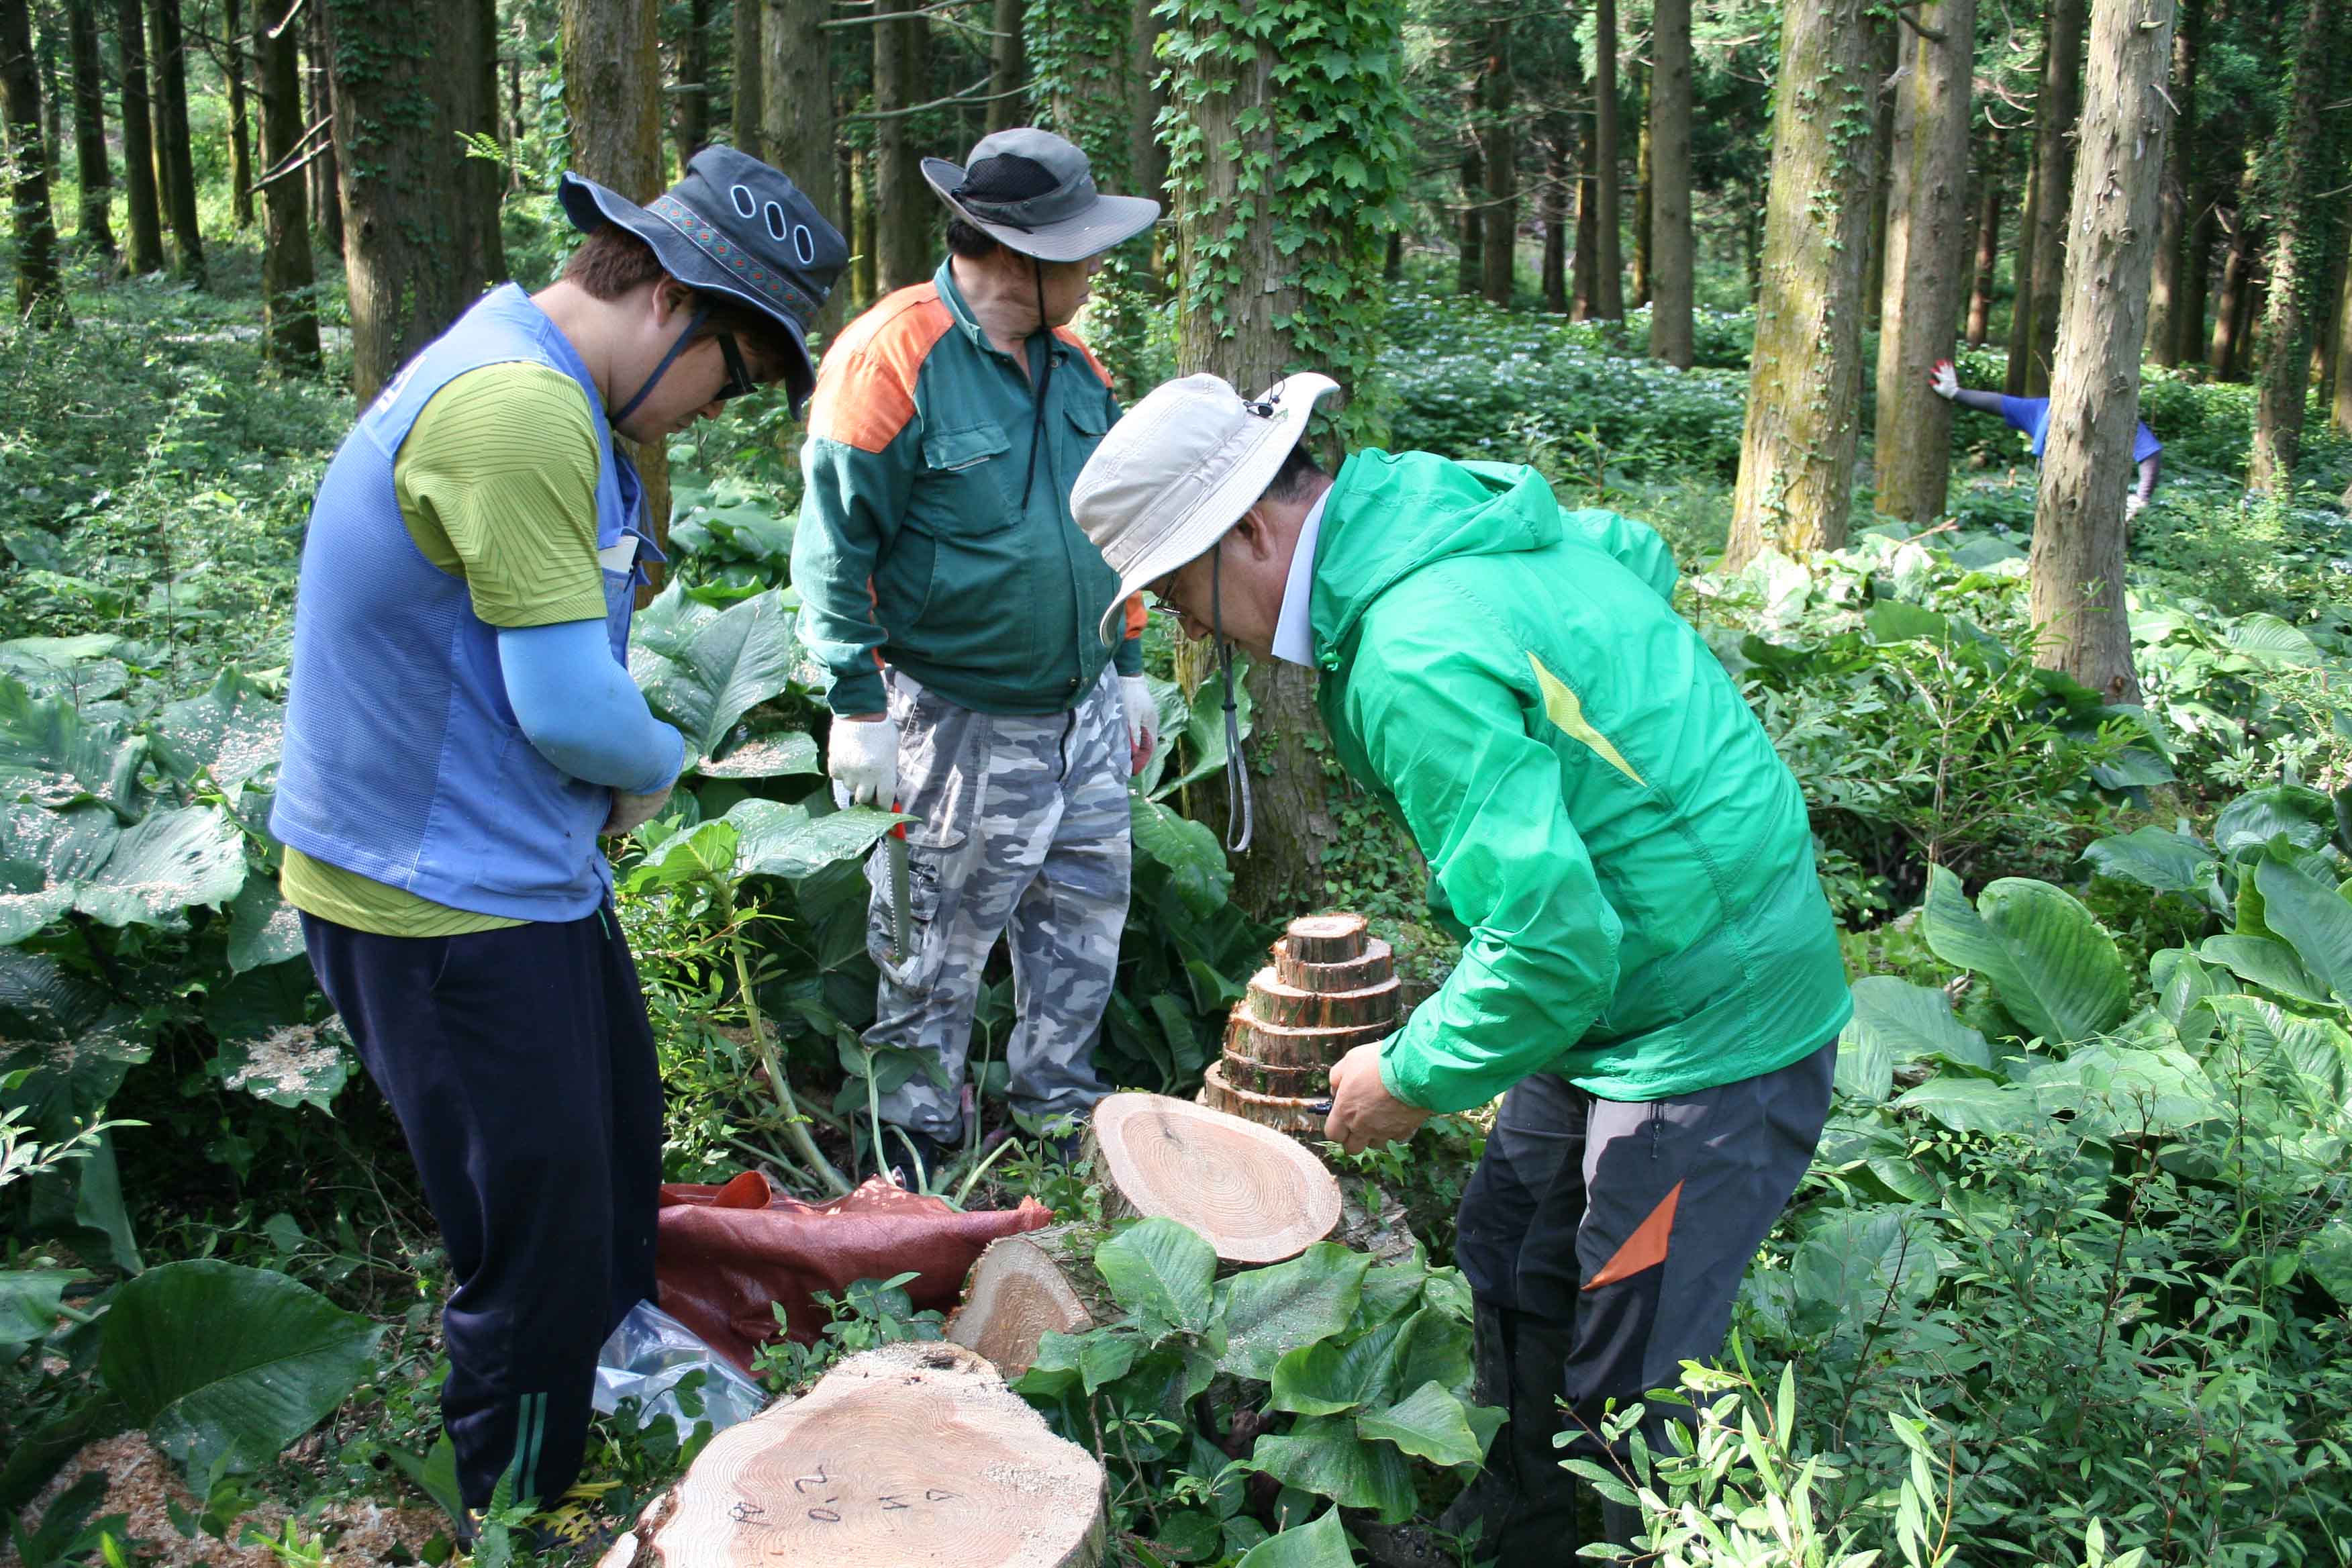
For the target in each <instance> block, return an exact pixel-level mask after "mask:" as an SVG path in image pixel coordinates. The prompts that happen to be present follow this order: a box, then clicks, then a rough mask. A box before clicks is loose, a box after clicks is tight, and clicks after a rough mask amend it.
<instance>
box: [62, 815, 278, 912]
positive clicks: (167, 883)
mask: <svg viewBox="0 0 2352 1568" xmlns="http://www.w3.org/2000/svg"><path fill="white" fill-rule="evenodd" d="M245 877H246V861H245V836H244V835H243V834H242V833H240V832H238V830H237V827H236V824H235V823H233V822H231V821H230V820H229V819H228V818H227V817H226V816H224V815H223V814H222V813H221V812H220V811H219V810H217V809H216V808H215V807H213V806H209V805H190V806H182V807H180V808H178V809H177V810H173V811H158V812H154V813H152V814H151V815H149V816H148V817H147V819H146V820H145V821H143V822H142V823H140V824H139V825H138V826H136V827H133V828H131V830H130V831H129V832H127V833H125V834H124V835H123V836H122V837H121V839H120V840H119V841H117V843H116V844H115V846H114V852H113V853H112V854H110V855H109V856H108V857H107V858H106V864H105V865H104V866H102V867H100V868H99V870H98V872H97V874H96V875H94V876H92V877H90V878H89V879H87V880H85V881H84V882H82V883H81V885H80V887H79V889H77V890H76V892H75V894H74V907H75V908H76V909H78V910H80V911H81V912H82V913H84V914H86V915H88V916H89V917H90V918H91V919H92V920H94V921H98V922H99V923H100V925H110V926H126V925H151V926H159V927H162V928H163V929H164V930H166V931H178V930H181V929H182V928H184V926H185V925H186V923H187V909H188V906H189V905H191V904H212V905H215V906H218V905H223V904H226V903H227V902H228V901H229V900H231V899H234V898H236V895H237V890H238V889H241V888H243V887H244V886H245Z"/></svg>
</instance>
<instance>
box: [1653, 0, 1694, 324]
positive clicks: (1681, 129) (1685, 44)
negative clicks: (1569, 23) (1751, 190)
mask: <svg viewBox="0 0 2352 1568" xmlns="http://www.w3.org/2000/svg"><path fill="white" fill-rule="evenodd" d="M1653 30H1654V38H1655V41H1654V44H1653V45H1652V49H1653V51H1654V64H1653V65H1652V67H1651V70H1650V137H1651V142H1650V182H1651V194H1650V226H1651V229H1652V231H1653V232H1652V234H1651V236H1650V267H1651V279H1650V282H1651V288H1652V291H1653V294H1654V298H1653V300H1652V301H1651V305H1650V357H1651V358H1653V359H1662V360H1664V361H1665V362H1666V363H1668V364H1671V365H1678V366H1680V367H1681V368H1683V369H1684V370H1688V369H1689V368H1690V366H1691V359H1692V348H1691V295H1692V275H1693V272H1694V270H1695V268H1694V267H1693V261H1694V259H1695V249H1696V247H1695V246H1694V244H1693V239H1692V235H1691V207H1690V184H1691V0H1658V5H1657V14H1656V18H1655V20H1654V23H1653Z"/></svg>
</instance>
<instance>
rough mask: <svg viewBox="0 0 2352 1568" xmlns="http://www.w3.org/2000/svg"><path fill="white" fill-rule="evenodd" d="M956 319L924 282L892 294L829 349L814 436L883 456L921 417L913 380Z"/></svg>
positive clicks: (814, 401) (811, 422) (815, 399)
mask: <svg viewBox="0 0 2352 1568" xmlns="http://www.w3.org/2000/svg"><path fill="white" fill-rule="evenodd" d="M954 324H955V318H954V317H953V316H951V315H950V314H949V313H948V308H947V307H946V306H945V305H943V304H941V303H940V291H939V289H937V288H935V287H934V286H932V285H931V284H929V283H918V284H916V285H914V286H913V287H912V288H908V289H899V290H898V292H896V293H894V294H891V295H889V296H888V297H887V298H886V299H884V300H882V302H881V303H880V304H878V305H876V306H875V307H874V308H873V309H872V310H868V311H866V314H864V315H862V316H860V317H858V318H857V320H856V321H852V322H850V323H849V325H848V326H846V327H845V328H843V329H842V333H841V336H839V337H838V338H835V340H834V341H833V342H831V343H828V344H827V345H826V346H825V351H824V362H823V363H822V364H821V365H820V366H819V367H818V369H817V375H816V391H815V393H814V395H812V396H811V397H810V398H809V407H808V428H809V434H810V435H812V436H821V437H824V439H826V440H828V441H839V442H841V443H842V444H843V445H844V446H848V447H856V448H857V449H858V450H859V451H861V452H878V451H880V450H882V448H883V447H887V446H888V445H889V444H890V443H891V442H892V441H893V440H895V439H896V438H897V437H898V432H899V431H901V430H904V429H905V428H906V427H907V421H908V420H909V419H912V418H913V417H914V416H915V380H916V378H917V377H918V376H919V375H921V374H922V372H923V361H924V359H925V358H926V357H927V356H928V355H929V353H930V352H931V345H932V344H934V343H936V342H939V341H940V339H941V338H942V337H945V336H946V335H947V331H948V329H949V328H950V327H951V326H953V325H954Z"/></svg>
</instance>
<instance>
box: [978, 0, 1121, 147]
mask: <svg viewBox="0 0 2352 1568" xmlns="http://www.w3.org/2000/svg"><path fill="white" fill-rule="evenodd" d="M1022 10H1023V5H1022V0H996V5H995V12H994V19H993V20H992V22H991V23H990V26H991V28H992V30H993V31H994V32H995V34H996V37H993V38H991V39H990V40H989V41H988V128H989V130H991V131H992V132H994V131H1010V130H1012V129H1013V127H1014V126H1016V125H1019V124H1022V123H1024V116H1023V113H1022V108H1021V106H1022V104H1023V102H1024V98H1023V96H1022V92H1021V88H1022V85H1023V82H1024V80H1025V79H1026V76H1027V72H1026V71H1025V69H1024V61H1023V59H1022V58H1021V13H1022ZM1128 20H1129V26H1130V33H1129V40H1130V42H1131V41H1132V38H1133V34H1132V31H1131V28H1132V25H1133V22H1134V17H1133V16H1129V18H1128ZM1140 96H1145V97H1148V96H1149V94H1141V95H1140Z"/></svg>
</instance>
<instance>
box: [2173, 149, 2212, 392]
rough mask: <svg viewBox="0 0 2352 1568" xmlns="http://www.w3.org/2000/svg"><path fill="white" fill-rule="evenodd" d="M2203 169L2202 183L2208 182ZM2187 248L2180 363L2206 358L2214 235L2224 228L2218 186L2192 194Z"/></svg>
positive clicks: (2177, 326)
mask: <svg viewBox="0 0 2352 1568" xmlns="http://www.w3.org/2000/svg"><path fill="white" fill-rule="evenodd" d="M2204 183H2205V180H2204V174H2203V171H2201V170H2200V184H2204ZM2189 205H2190V207H2191V209H2192V210H2191V212H2190V214H2189V237H2188V240H2187V250H2186V253H2185V254H2184V255H2183V257H2182V258H2181V264H2180V272H2181V276H2180V309H2179V310H2178V311H2176V312H2175V315H2176V317H2177V318H2178V319H2177V320H2175V321H2174V322H2173V323H2172V329H2173V334H2174V342H2173V351H2172V352H2173V355H2174V362H2173V363H2176V364H2202V363H2204V362H2205V300H2206V295H2207V294H2208V292H2209V291H2210V288H2211V285H2212V279H2213V239H2214V237H2215V235H2216V234H2218V233H2219V232H2220V224H2219V215H2220V212H2221V195H2220V192H2219V191H2218V189H2212V188H2208V189H2204V190H2200V191H2198V192H2197V193H2196V194H2195V195H2192V196H2191V197H2190V198H2189Z"/></svg>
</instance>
